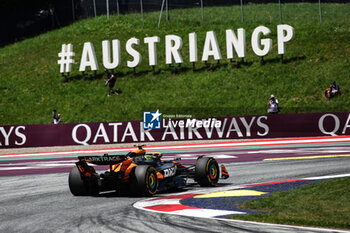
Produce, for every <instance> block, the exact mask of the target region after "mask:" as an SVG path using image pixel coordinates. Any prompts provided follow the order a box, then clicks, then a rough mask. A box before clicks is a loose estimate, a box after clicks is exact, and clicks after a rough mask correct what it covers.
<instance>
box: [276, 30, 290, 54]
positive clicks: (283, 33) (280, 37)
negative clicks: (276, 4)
mask: <svg viewBox="0 0 350 233" xmlns="http://www.w3.org/2000/svg"><path fill="white" fill-rule="evenodd" d="M293 37H294V28H293V27H292V26H289V25H287V24H282V25H277V44H278V54H285V52H286V47H285V46H284V43H285V42H288V41H290V40H291V39H293Z"/></svg>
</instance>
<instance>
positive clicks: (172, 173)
mask: <svg viewBox="0 0 350 233" xmlns="http://www.w3.org/2000/svg"><path fill="white" fill-rule="evenodd" d="M143 146H144V145H139V146H137V147H138V149H136V150H132V151H131V152H129V153H128V154H126V155H108V154H104V155H103V156H79V157H78V160H79V161H78V162H76V166H75V167H73V168H72V170H71V171H70V173H69V179H68V183H69V188H70V191H71V193H72V194H73V195H75V196H86V195H97V194H99V193H100V192H104V191H113V190H115V191H118V192H120V191H127V192H128V193H129V194H131V195H137V196H150V195H154V194H155V193H157V192H164V191H169V190H171V189H178V188H183V187H185V186H186V183H187V179H188V178H191V179H194V181H195V182H197V183H198V184H199V185H200V186H207V187H208V186H209V187H210V186H216V185H217V183H218V180H219V178H223V179H226V178H228V177H229V175H228V173H227V170H226V168H225V166H224V165H221V167H219V165H218V162H217V161H216V160H215V159H214V158H212V157H204V156H203V155H202V156H199V157H198V158H197V161H196V164H182V163H181V162H180V161H181V159H180V158H177V159H174V160H170V161H169V160H168V161H164V160H162V159H161V158H162V154H161V153H159V152H153V153H146V151H145V150H144V149H143V148H142V147H143ZM91 164H94V165H106V166H109V169H108V170H107V171H105V172H103V173H100V174H99V173H97V172H96V170H95V168H94V167H93V166H92V165H91ZM220 173H221V174H220Z"/></svg>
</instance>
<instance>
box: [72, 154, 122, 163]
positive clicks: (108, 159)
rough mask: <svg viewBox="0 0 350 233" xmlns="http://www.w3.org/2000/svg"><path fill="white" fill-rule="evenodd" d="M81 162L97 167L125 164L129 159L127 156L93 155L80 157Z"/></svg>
mask: <svg viewBox="0 0 350 233" xmlns="http://www.w3.org/2000/svg"><path fill="white" fill-rule="evenodd" d="M78 159H79V162H87V163H92V164H96V165H113V164H117V163H120V162H123V161H124V160H126V159H127V157H126V156H125V155H104V156H99V155H91V156H78Z"/></svg>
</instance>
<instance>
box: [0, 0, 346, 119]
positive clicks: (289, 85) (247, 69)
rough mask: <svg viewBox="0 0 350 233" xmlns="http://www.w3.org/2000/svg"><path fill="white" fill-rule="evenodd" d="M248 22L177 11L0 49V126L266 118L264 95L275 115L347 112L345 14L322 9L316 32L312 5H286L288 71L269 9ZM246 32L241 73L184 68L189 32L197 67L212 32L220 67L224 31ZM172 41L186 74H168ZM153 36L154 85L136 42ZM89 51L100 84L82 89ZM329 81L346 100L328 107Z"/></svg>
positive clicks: (225, 11)
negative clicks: (167, 46) (256, 45)
mask: <svg viewBox="0 0 350 233" xmlns="http://www.w3.org/2000/svg"><path fill="white" fill-rule="evenodd" d="M244 10H245V11H244V13H245V22H244V23H241V19H240V8H239V6H234V7H212V8H205V20H204V21H201V17H200V10H199V9H198V8H196V9H180V10H173V11H171V12H170V21H168V22H166V21H162V24H161V26H160V28H158V27H157V22H158V17H159V13H158V12H154V13H148V14H146V15H145V20H144V21H142V20H141V19H140V16H139V14H129V15H123V16H119V17H118V16H111V18H110V20H107V19H106V17H105V16H101V17H98V18H96V19H87V20H82V21H80V22H76V23H74V24H72V25H70V26H67V27H65V28H62V29H59V30H55V31H51V32H48V33H45V34H42V35H40V36H37V37H35V38H32V39H27V40H24V41H21V42H18V43H15V44H13V45H10V46H6V47H4V48H1V49H0V93H1V100H0V124H4V125H6V124H41V123H51V111H52V110H53V109H57V111H58V112H60V113H62V118H63V121H64V122H66V123H67V122H98V121H124V120H140V119H142V112H143V111H150V110H151V111H152V110H156V109H159V110H160V111H161V112H162V113H165V114H191V115H193V117H206V116H212V117H214V116H233V115H250V114H265V113H266V108H267V107H266V103H267V99H268V97H269V95H270V94H272V93H273V94H275V95H277V98H278V99H279V102H280V105H281V107H282V109H281V110H282V113H296V112H327V111H334V112H343V111H348V106H349V105H350V96H349V95H348V94H347V93H348V87H349V86H350V72H349V70H350V69H349V68H350V43H349V41H350V4H323V12H324V17H323V22H322V23H320V22H319V17H318V5H317V4H308V3H300V4H284V5H283V23H286V24H289V25H291V26H293V27H294V29H295V38H294V39H293V40H292V41H291V42H289V43H287V52H286V55H285V60H286V64H281V63H280V61H279V55H278V54H277V45H276V44H277V40H276V34H277V33H276V27H277V25H278V24H279V11H278V5H276V4H261V5H253V4H249V5H247V6H245V9H244ZM259 25H264V26H266V27H268V28H270V30H271V31H272V33H271V35H270V36H269V37H270V38H272V39H273V50H272V52H271V53H270V55H268V56H266V57H265V61H266V64H265V65H263V66H262V65H261V64H260V58H259V57H258V56H256V55H255V54H254V53H253V52H252V49H251V45H250V37H251V34H252V31H253V29H254V28H255V27H257V26H259ZM241 27H243V28H245V30H246V34H247V35H246V36H247V39H246V40H247V57H246V59H245V61H246V63H245V64H243V65H242V67H241V68H239V69H237V68H236V67H235V64H230V62H229V61H227V60H226V59H223V60H221V62H220V65H212V67H211V68H207V67H206V66H205V64H204V63H203V62H198V63H197V64H196V68H197V69H198V71H196V72H193V71H192V64H191V63H189V62H188V60H189V58H188V33H191V32H196V33H197V37H198V51H199V55H198V56H199V58H201V55H202V52H201V51H202V48H203V44H204V39H205V33H206V32H207V31H210V30H214V31H215V32H216V35H217V38H218V41H219V45H220V49H221V52H222V55H223V57H224V58H225V56H226V47H225V30H226V29H230V28H231V29H233V30H236V29H237V28H241ZM167 34H175V35H178V36H181V37H182V39H183V41H184V46H183V49H182V50H181V53H182V56H183V59H184V64H183V65H182V68H181V71H179V72H177V73H174V72H172V71H171V69H170V68H169V67H168V66H167V65H166V64H165V52H164V40H165V38H164V37H165V35H167ZM155 35H157V36H159V37H160V38H161V43H160V44H159V45H158V46H157V49H158V63H159V65H158V66H157V67H156V75H153V74H152V69H151V68H150V67H149V66H148V54H147V47H146V45H145V44H144V43H143V38H144V37H147V36H155ZM131 37H136V38H138V39H140V41H141V45H140V46H139V47H138V48H139V49H138V50H139V51H140V52H141V54H142V56H143V62H142V64H141V66H139V67H138V68H137V69H136V71H137V75H133V73H132V70H131V69H129V68H127V66H126V60H127V59H128V58H129V57H128V55H127V54H126V51H125V50H124V48H125V43H126V41H127V40H128V39H129V38H131ZM106 39H109V40H112V39H119V40H120V42H121V48H122V50H121V51H122V65H121V66H120V67H118V69H117V70H116V71H117V76H118V80H117V84H116V86H117V87H118V88H120V89H121V90H122V91H123V93H122V94H121V95H119V96H112V97H107V89H106V87H105V86H104V76H103V65H102V44H101V42H102V40H106ZM87 41H90V42H92V43H93V44H94V46H95V51H96V55H97V59H98V62H99V67H100V70H99V71H98V77H97V79H94V80H87V78H84V77H82V76H81V73H80V72H78V69H79V64H80V58H81V52H82V48H83V43H84V42H87ZM63 43H72V44H73V45H74V51H75V52H76V57H75V58H74V59H75V61H76V63H75V65H74V66H73V72H72V74H71V76H70V78H69V81H68V82H63V80H64V79H63V78H62V77H61V76H60V74H59V66H58V65H57V60H58V55H57V54H58V52H60V50H61V45H62V44H63ZM333 80H336V81H337V83H338V84H339V85H340V87H341V89H342V92H343V95H342V96H341V97H338V98H335V99H333V100H331V101H329V102H327V101H326V100H325V98H324V97H323V95H322V91H323V90H324V89H325V88H327V87H328V86H329V85H330V83H331V82H332V81H333Z"/></svg>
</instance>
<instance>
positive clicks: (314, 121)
mask: <svg viewBox="0 0 350 233" xmlns="http://www.w3.org/2000/svg"><path fill="white" fill-rule="evenodd" d="M164 116H165V115H164ZM176 117H177V116H169V115H168V116H166V117H162V114H161V113H160V112H159V111H157V112H144V119H143V121H129V122H128V121H123V122H102V123H79V124H58V125H54V124H48V125H6V126H0V149H5V148H21V147H45V146H69V145H93V144H113V143H144V142H161V141H183V140H217V139H231V140H235V139H258V138H285V137H312V136H337V135H349V134H350V113H348V112H346V113H311V114H269V115H259V116H235V117H217V118H203V119H194V118H176Z"/></svg>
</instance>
